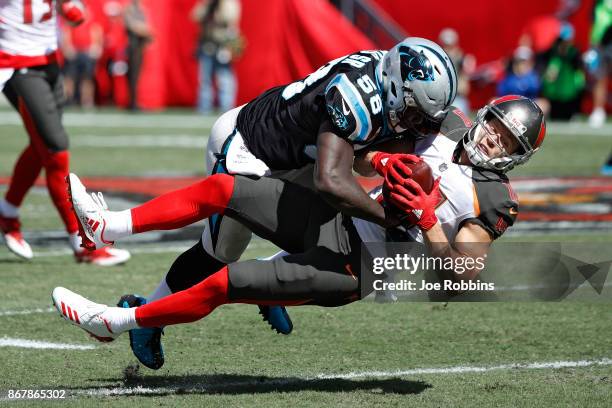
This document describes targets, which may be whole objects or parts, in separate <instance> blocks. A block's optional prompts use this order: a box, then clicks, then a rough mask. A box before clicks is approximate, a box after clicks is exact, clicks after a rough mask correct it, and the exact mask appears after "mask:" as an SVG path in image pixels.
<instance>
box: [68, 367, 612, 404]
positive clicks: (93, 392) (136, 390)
mask: <svg viewBox="0 0 612 408" xmlns="http://www.w3.org/2000/svg"><path fill="white" fill-rule="evenodd" d="M608 365H612V359H610V358H602V359H600V360H579V361H553V362H538V363H527V364H522V363H514V364H501V365H497V366H489V367H486V366H485V367H477V366H455V367H440V368H415V369H410V370H400V371H362V372H353V373H348V374H319V375H316V376H314V377H302V378H300V377H294V378H287V379H282V378H279V379H272V380H269V381H266V380H254V381H234V382H227V383H219V384H215V385H212V386H210V385H208V386H207V385H204V384H193V386H192V387H188V386H187V387H186V386H185V384H180V385H176V386H170V387H155V388H151V387H143V386H136V387H113V388H104V387H101V388H98V389H89V390H81V391H71V393H74V394H77V395H79V394H80V395H87V396H117V395H146V394H177V393H182V394H184V393H186V392H187V393H189V392H198V391H199V392H207V391H209V390H214V391H216V390H219V389H223V388H239V387H254V386H258V385H259V386H270V385H275V386H279V387H282V386H287V385H291V384H295V383H298V382H304V381H320V380H333V379H342V380H350V379H355V378H386V377H406V376H416V375H423V374H464V373H485V372H489V371H503V370H505V371H509V370H537V369H559V368H578V367H591V366H608ZM280 391H282V390H280Z"/></svg>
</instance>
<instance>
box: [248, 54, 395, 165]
mask: <svg viewBox="0 0 612 408" xmlns="http://www.w3.org/2000/svg"><path fill="white" fill-rule="evenodd" d="M383 55H384V52H383V51H361V52H357V53H355V54H350V55H347V56H345V57H341V58H338V59H336V60H333V61H330V62H328V63H327V64H325V65H323V66H322V67H321V68H319V69H318V70H317V71H315V72H313V73H312V74H310V75H309V76H307V77H306V78H304V79H302V80H299V81H296V82H293V83H291V84H289V85H285V86H279V87H276V88H272V89H270V90H268V91H267V92H265V93H263V94H261V95H260V96H258V97H257V98H255V99H254V100H252V101H251V102H249V103H248V104H247V105H246V106H244V107H243V108H242V110H241V111H240V113H239V114H238V119H237V123H236V127H237V128H238V131H239V132H240V134H241V135H242V137H243V139H244V141H245V143H246V145H247V147H248V148H249V150H250V151H251V152H252V153H253V154H254V155H255V156H256V157H257V158H258V159H260V160H262V161H264V162H265V163H266V164H267V165H268V166H269V167H270V168H271V169H274V170H282V169H293V168H300V167H302V166H304V165H305V164H307V163H308V162H311V161H312V158H311V157H309V155H308V154H307V153H306V150H305V149H306V148H307V146H313V145H316V143H317V136H318V134H319V130H320V128H321V125H322V124H323V123H325V122H329V126H331V130H332V131H333V132H334V133H335V134H337V135H338V136H340V137H342V138H344V139H346V140H348V141H349V142H350V143H352V144H355V145H357V146H356V148H357V149H358V148H359V147H360V146H364V145H367V144H370V143H372V142H373V141H374V140H375V139H376V140H380V139H381V138H383V137H391V136H392V134H391V133H390V132H387V131H386V129H385V124H386V121H385V120H384V116H383V100H382V82H381V78H380V73H377V66H378V65H379V64H378V63H379V62H380V61H381V59H382V58H383Z"/></svg>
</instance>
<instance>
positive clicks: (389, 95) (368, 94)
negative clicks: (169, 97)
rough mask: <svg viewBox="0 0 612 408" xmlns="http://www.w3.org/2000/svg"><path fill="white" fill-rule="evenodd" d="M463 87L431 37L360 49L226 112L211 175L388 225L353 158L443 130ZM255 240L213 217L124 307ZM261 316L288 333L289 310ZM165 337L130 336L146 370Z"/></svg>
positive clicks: (160, 293) (200, 275)
mask: <svg viewBox="0 0 612 408" xmlns="http://www.w3.org/2000/svg"><path fill="white" fill-rule="evenodd" d="M456 90H457V75H456V72H455V68H454V67H453V65H452V62H451V60H450V58H449V57H448V56H447V55H446V53H445V52H444V51H443V50H442V48H441V47H439V46H438V45H437V44H435V43H433V42H431V41H429V40H426V39H423V38H407V39H405V40H404V41H402V42H400V43H399V44H397V45H396V46H395V47H393V48H392V49H391V50H390V51H389V52H385V51H361V52H356V53H354V54H350V55H347V56H345V57H342V58H338V59H336V60H333V61H330V62H329V63H327V64H325V65H323V66H322V67H321V68H320V69H318V70H317V71H315V72H314V73H312V74H310V75H309V76H307V77H306V78H304V79H302V80H299V81H296V82H294V83H291V84H289V85H286V86H279V87H276V88H272V89H270V90H268V91H266V92H264V93H263V94H261V95H260V96H259V97H257V98H255V99H254V100H253V101H251V102H249V103H248V104H246V105H244V106H241V107H238V108H236V109H233V110H231V111H229V112H227V113H225V114H223V115H222V116H221V117H220V118H219V119H218V120H217V121H216V122H215V124H214V125H213V127H212V130H211V134H210V137H209V139H208V146H207V173H208V174H209V175H212V174H218V173H227V174H241V175H247V176H259V177H261V176H270V177H273V178H282V179H285V180H291V181H296V182H299V183H301V184H304V185H306V186H308V187H309V188H311V189H314V190H316V191H318V192H319V193H320V194H321V195H322V196H323V198H324V199H325V200H327V202H329V203H330V204H331V205H332V206H334V207H335V208H337V209H339V210H341V211H343V212H344V213H346V214H348V215H352V216H357V217H361V218H364V219H367V220H370V221H373V222H375V223H378V224H382V225H385V224H387V223H388V222H389V219H387V216H386V214H385V212H384V209H383V208H382V207H381V206H380V205H379V204H378V203H377V202H376V201H374V200H372V199H371V198H370V197H368V195H367V194H366V193H364V191H363V190H362V189H361V187H360V186H359V184H358V183H357V181H356V179H355V178H354V177H353V174H352V171H351V167H352V164H353V157H354V155H355V152H356V151H359V150H361V149H363V148H364V147H366V146H368V145H371V144H372V143H378V142H381V141H385V140H391V139H395V138H398V137H402V136H409V137H411V138H414V136H415V135H422V136H423V135H427V134H431V133H437V132H438V129H439V127H440V123H441V122H442V120H443V119H444V118H445V116H446V115H447V112H448V109H449V106H450V104H451V103H452V101H453V99H454V98H455V94H456ZM315 160H316V166H314V174H313V166H312V163H313V162H314V161H315ZM296 169H301V170H300V171H296ZM250 238H251V231H250V230H249V229H248V228H247V227H245V226H244V225H242V224H240V223H239V222H237V221H235V220H233V219H231V218H228V217H224V216H223V215H222V214H218V215H213V216H211V217H210V218H209V219H208V223H207V224H206V228H205V230H204V231H203V234H202V239H201V241H200V242H198V243H196V244H195V245H194V246H193V247H192V248H191V249H189V250H187V251H186V252H184V253H183V254H181V255H180V256H179V257H178V258H177V259H176V261H175V262H174V263H173V264H172V266H171V267H170V270H169V271H168V273H167V275H166V276H165V277H164V278H163V279H162V280H161V282H160V283H159V285H158V286H157V288H156V289H155V291H154V292H153V293H152V294H151V295H150V296H149V297H148V298H146V299H145V298H142V297H136V296H128V297H125V298H122V299H120V301H119V303H120V304H122V305H125V306H128V307H129V306H136V305H138V304H143V303H146V302H147V301H149V302H150V301H153V300H157V299H160V298H162V297H164V296H167V295H169V294H170V293H173V292H177V291H180V290H184V289H187V288H188V287H190V286H193V285H194V284H196V283H198V282H200V281H202V280H203V279H205V278H206V277H208V276H210V275H211V274H213V273H214V272H216V271H218V270H219V269H221V268H222V267H223V266H224V265H227V264H228V263H232V262H235V261H237V260H238V259H239V258H240V256H241V255H242V253H243V252H244V250H245V248H246V247H247V245H248V243H249V241H250ZM92 248H93V247H92ZM196 266H197V267H196ZM260 313H261V314H262V315H263V316H264V320H266V321H268V322H269V323H270V325H271V326H272V327H273V328H274V329H276V330H277V331H278V332H281V333H283V334H289V333H290V331H291V329H292V324H291V321H290V320H289V318H288V315H287V314H286V313H285V311H284V309H282V308H275V307H269V306H266V305H262V306H261V307H260ZM160 335H161V328H158V329H156V330H141V331H134V332H131V333H130V336H131V339H132V345H133V346H134V352H135V354H136V356H137V357H138V359H139V360H140V361H141V362H142V363H143V364H145V365H147V366H148V367H161V364H163V359H157V362H156V363H147V362H145V361H146V360H147V358H144V357H143V356H142V355H141V354H140V352H138V351H136V349H138V350H145V351H146V350H149V351H150V352H147V353H148V354H149V355H151V354H156V355H163V354H162V351H161V345H160ZM152 350H154V351H152ZM149 360H151V358H149Z"/></svg>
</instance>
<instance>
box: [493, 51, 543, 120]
mask: <svg viewBox="0 0 612 408" xmlns="http://www.w3.org/2000/svg"><path fill="white" fill-rule="evenodd" d="M540 90H541V82H540V77H539V76H538V73H537V72H536V70H535V69H534V61H533V51H531V48H529V47H526V46H523V45H522V46H520V47H518V48H517V49H516V50H515V51H514V54H513V56H512V60H511V61H510V64H509V66H508V68H507V70H506V75H505V76H504V77H503V78H502V79H501V81H499V83H498V84H497V95H498V96H503V95H521V96H524V97H527V98H530V99H532V100H533V101H535V102H536V103H537V104H538V105H539V106H540V109H542V111H543V112H544V114H547V113H548V111H549V110H550V106H549V104H548V101H546V100H545V99H542V98H540Z"/></svg>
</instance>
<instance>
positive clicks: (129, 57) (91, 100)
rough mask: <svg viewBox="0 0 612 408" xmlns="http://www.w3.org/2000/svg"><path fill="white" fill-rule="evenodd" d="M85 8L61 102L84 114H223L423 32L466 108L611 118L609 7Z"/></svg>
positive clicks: (67, 39) (66, 43) (298, 1)
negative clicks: (503, 105) (512, 105)
mask: <svg viewBox="0 0 612 408" xmlns="http://www.w3.org/2000/svg"><path fill="white" fill-rule="evenodd" d="M84 3H85V5H86V6H87V9H88V12H89V15H88V19H87V22H86V24H83V25H81V26H79V27H77V28H70V27H68V26H65V27H62V30H61V32H62V50H63V54H64V57H65V61H66V65H65V73H66V78H67V79H66V90H67V95H68V97H69V99H70V101H71V103H73V104H76V105H81V106H83V107H85V108H92V107H93V106H109V105H110V106H118V107H121V108H129V109H132V110H138V109H145V110H160V109H165V108H168V107H193V108H196V109H198V110H199V111H200V112H203V113H207V112H211V111H215V110H226V109H228V108H229V107H231V106H234V105H240V104H243V103H246V102H248V101H249V100H251V99H252V98H254V97H255V96H257V95H258V94H259V93H260V92H262V91H264V90H266V89H268V88H270V87H272V86H276V85H280V84H284V83H288V82H291V81H293V80H295V79H297V78H300V77H304V76H306V75H307V74H309V73H310V72H312V71H313V70H315V69H316V68H317V67H318V66H320V65H322V64H324V63H325V62H327V61H329V60H331V59H333V58H337V57H339V56H342V55H345V54H348V53H350V52H352V51H355V50H359V49H388V48H390V47H391V46H392V45H393V44H395V43H396V42H398V41H400V40H401V39H402V38H404V37H406V36H421V37H426V38H429V39H432V40H435V41H437V42H438V43H440V44H441V45H443V46H444V48H445V49H447V51H448V52H449V54H450V55H451V56H452V58H453V60H454V62H455V64H456V68H457V70H458V71H459V73H460V76H461V85H460V93H459V97H458V99H457V105H458V106H459V107H461V108H462V109H464V110H466V111H469V110H470V109H476V108H477V107H480V106H482V105H483V104H485V103H486V102H487V101H488V100H489V99H490V98H491V97H493V96H495V95H498V94H501V93H503V94H507V93H520V94H524V95H526V96H529V97H532V98H534V99H537V101H538V103H539V104H540V105H541V106H542V108H543V109H544V110H545V111H546V112H548V114H549V115H550V116H551V117H553V118H555V119H559V120H569V119H571V118H572V117H574V116H575V115H576V114H585V115H591V113H593V112H596V113H595V116H592V117H590V120H591V122H590V123H591V125H593V126H595V127H599V126H602V125H603V123H604V122H605V111H606V108H607V109H610V98H609V95H610V93H607V95H605V96H604V97H603V98H602V96H601V95H595V99H596V100H595V105H596V106H594V99H593V96H594V95H593V92H594V91H595V93H596V94H598V93H599V94H602V93H603V92H604V90H603V89H602V87H605V88H606V90H607V87H609V83H608V82H607V81H603V79H602V78H606V79H607V77H608V76H609V68H606V67H605V65H606V64H607V63H608V60H609V58H610V55H607V54H606V53H608V54H609V53H610V50H609V47H610V46H609V42H610V36H611V34H610V30H609V26H610V19H611V17H610V14H609V13H610V12H611V11H610V10H611V6H610V2H609V1H604V0H541V1H537V2H534V1H529V0H515V1H512V2H498V1H494V2H491V1H487V0H465V1H462V2H461V3H457V2H453V1H438V2H436V4H435V5H429V6H428V7H420V6H419V7H417V6H416V5H415V4H414V3H413V2H398V1H391V0H335V1H328V0H308V1H306V0H268V1H265V2H261V1H256V0H173V1H166V0H84ZM596 20H598V21H596ZM606 45H607V49H606ZM603 71H605V72H603ZM602 82H606V83H605V84H604V83H602ZM597 99H599V100H597Z"/></svg>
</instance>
